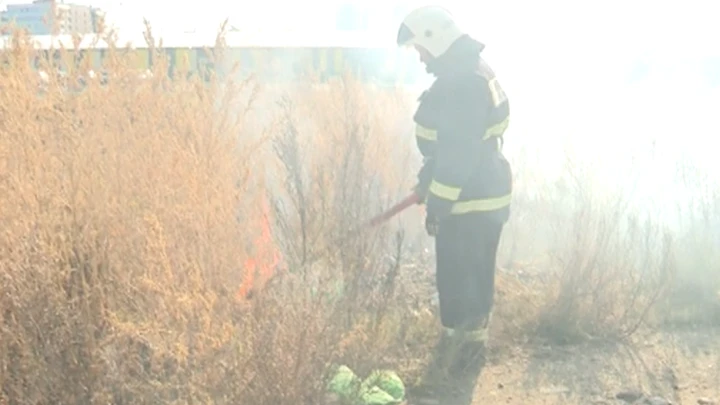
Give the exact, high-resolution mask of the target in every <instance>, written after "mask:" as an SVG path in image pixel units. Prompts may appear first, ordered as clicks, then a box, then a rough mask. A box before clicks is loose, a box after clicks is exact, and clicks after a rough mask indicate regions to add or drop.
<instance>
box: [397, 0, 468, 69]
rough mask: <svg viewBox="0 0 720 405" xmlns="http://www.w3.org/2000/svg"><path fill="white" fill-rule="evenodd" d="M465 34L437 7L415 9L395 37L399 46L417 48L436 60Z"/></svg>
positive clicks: (449, 16)
mask: <svg viewBox="0 0 720 405" xmlns="http://www.w3.org/2000/svg"><path fill="white" fill-rule="evenodd" d="M463 35H465V32H464V31H463V30H462V29H460V27H459V26H458V24H457V22H455V19H454V18H453V16H452V14H450V12H449V11H448V10H446V9H444V8H442V7H439V6H425V7H420V8H416V9H415V10H413V11H411V12H410V14H408V15H407V16H406V17H405V19H403V22H402V24H401V25H400V29H399V30H398V35H397V44H398V45H399V46H419V47H422V48H424V49H425V50H427V51H428V52H429V53H430V55H432V56H433V57H435V58H437V57H439V56H440V55H442V54H444V53H445V52H446V51H447V50H448V49H449V48H450V46H451V45H452V44H453V43H454V42H455V41H456V40H457V39H458V38H460V37H462V36H463Z"/></svg>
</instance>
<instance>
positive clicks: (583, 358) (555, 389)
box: [472, 328, 720, 405]
mask: <svg viewBox="0 0 720 405" xmlns="http://www.w3.org/2000/svg"><path fill="white" fill-rule="evenodd" d="M719 367H720V328H718V329H707V328H706V329H703V330H695V331H666V332H662V333H655V334H651V335H645V336H638V337H636V338H634V339H633V341H632V342H629V343H625V344H609V343H602V344H600V343H591V344H585V345H583V346H576V347H566V348H550V347H547V346H541V345H532V346H528V347H524V348H512V349H510V348H507V347H503V346H502V343H498V344H495V345H493V344H491V345H490V351H489V354H488V361H487V364H486V365H485V367H484V369H483V370H482V373H481V375H480V377H479V379H478V383H477V386H476V388H475V395H474V398H473V401H472V403H473V404H525V405H535V404H537V405H541V404H542V405H545V404H597V405H600V404H608V405H613V404H627V403H640V404H642V403H650V404H656V403H657V404H658V405H660V404H662V403H663V402H662V401H659V400H658V401H657V402H643V401H644V400H643V399H641V400H639V401H635V402H633V401H632V397H633V396H638V395H640V393H644V394H645V395H646V398H647V397H651V396H657V397H660V398H664V399H665V400H666V401H670V403H673V404H681V405H683V404H685V405H687V404H697V403H699V402H698V400H700V403H703V401H704V400H710V401H712V400H715V401H718V402H717V404H720V372H719V371H718V368H719ZM620 393H625V394H627V395H626V396H627V397H628V399H625V400H622V399H618V398H616V396H617V395H618V394H620ZM664 403H668V402H664ZM709 403H712V402H709ZM709 403H708V404H709ZM706 405H707V404H706Z"/></svg>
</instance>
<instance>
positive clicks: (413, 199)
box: [366, 192, 420, 227]
mask: <svg viewBox="0 0 720 405" xmlns="http://www.w3.org/2000/svg"><path fill="white" fill-rule="evenodd" d="M418 202H420V196H419V195H417V194H416V193H414V192H413V193H412V194H410V195H409V196H407V197H405V199H403V200H402V201H400V202H399V203H397V204H395V205H394V206H392V207H391V208H390V209H388V210H387V211H385V212H383V213H382V214H380V215H378V216H376V217H373V218H372V219H370V221H368V222H367V223H366V226H369V227H372V226H378V225H380V224H382V223H383V222H385V221H387V220H389V219H390V218H392V217H394V216H395V215H397V214H399V213H400V212H402V211H404V210H405V209H406V208H408V207H410V206H411V205H415V204H417V203H418Z"/></svg>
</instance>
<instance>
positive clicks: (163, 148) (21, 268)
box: [0, 37, 432, 404]
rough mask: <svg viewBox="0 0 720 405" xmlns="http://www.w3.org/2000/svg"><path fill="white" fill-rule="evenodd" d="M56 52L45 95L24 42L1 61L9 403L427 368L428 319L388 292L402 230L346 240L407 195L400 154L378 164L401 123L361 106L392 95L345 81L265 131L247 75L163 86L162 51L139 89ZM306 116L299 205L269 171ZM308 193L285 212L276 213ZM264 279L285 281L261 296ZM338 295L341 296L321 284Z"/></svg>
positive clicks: (296, 390)
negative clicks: (344, 369)
mask: <svg viewBox="0 0 720 405" xmlns="http://www.w3.org/2000/svg"><path fill="white" fill-rule="evenodd" d="M59 54H60V56H61V58H60V60H59V61H48V60H45V61H42V62H41V66H42V67H43V68H45V69H44V70H45V71H46V72H48V80H47V81H46V82H44V83H41V82H39V81H38V80H37V79H36V78H37V75H36V73H35V72H34V71H33V70H32V69H30V67H29V64H28V61H30V60H32V59H33V58H32V54H31V51H30V48H29V46H28V44H27V43H23V40H22V37H19V41H18V44H17V46H16V47H14V48H12V49H9V50H7V51H6V52H4V53H3V55H2V56H3V57H4V62H5V64H4V65H3V77H2V80H1V81H0V87H2V89H3V91H2V94H1V95H0V100H1V103H0V114H1V115H2V122H1V123H0V131H1V133H2V138H0V167H1V168H2V172H1V177H0V189H1V196H0V206H2V212H1V213H0V215H1V219H0V220H1V221H2V225H3V236H2V242H1V243H0V246H1V248H2V277H3V283H2V286H0V297H2V300H1V302H2V304H1V305H2V312H3V323H2V328H0V342H1V343H0V361H2V371H1V372H0V387H1V389H2V391H1V394H0V395H1V396H0V398H2V401H4V402H8V403H18V404H22V403H49V402H50V401H53V402H61V403H109V402H111V403H161V402H162V403H164V402H173V403H190V402H196V403H197V402H199V403H298V401H300V402H304V403H318V401H319V400H320V398H321V395H322V393H323V384H324V380H323V377H324V376H325V373H326V371H327V370H328V366H329V365H331V364H333V363H337V362H342V361H348V362H352V363H353V364H352V366H353V367H355V368H356V369H357V370H358V371H359V372H363V371H367V370H369V369H370V368H373V367H377V366H383V365H385V366H392V367H395V366H396V365H397V364H402V362H403V361H404V360H405V359H415V358H418V357H421V356H418V353H421V352H422V348H421V347H420V346H419V345H418V343H417V342H420V343H422V339H423V338H424V336H418V333H417V331H413V330H414V329H413V328H411V329H413V330H410V331H406V330H405V329H408V327H407V326H408V325H416V324H417V323H418V322H416V321H417V319H415V318H422V313H421V314H420V315H418V313H419V312H418V311H416V312H415V313H412V312H409V311H406V308H405V307H404V306H403V305H402V303H400V302H399V300H400V299H401V298H402V297H403V296H404V295H406V294H407V292H406V291H405V290H402V291H400V290H401V289H400V288H398V289H396V288H395V287H396V285H397V284H399V282H398V279H400V278H402V277H401V276H398V273H399V270H400V268H401V266H402V260H403V259H404V248H403V243H404V242H403V240H402V237H401V236H397V234H396V232H394V231H393V230H392V226H388V227H384V228H381V229H378V230H375V231H372V232H369V233H368V234H367V235H365V236H364V237H359V238H357V239H354V240H351V241H347V242H345V243H339V244H336V243H335V241H336V240H337V238H339V237H341V236H342V235H343V234H344V232H345V231H346V230H347V229H348V228H350V227H351V225H354V224H355V222H356V221H359V220H360V219H365V218H366V216H368V215H370V214H373V215H374V214H377V213H378V212H377V211H376V210H377V209H379V208H380V207H382V206H383V204H384V203H386V202H387V201H389V200H388V199H387V197H388V196H393V195H401V193H400V190H401V189H404V190H407V188H409V187H407V186H408V185H407V184H403V181H405V180H406V179H404V178H403V176H404V175H405V174H406V172H407V171H406V170H403V169H405V167H403V163H402V161H397V162H395V164H396V167H397V168H398V170H397V171H393V170H385V169H388V168H389V167H391V163H392V162H394V159H395V158H396V157H399V154H393V151H392V148H391V147H390V145H393V144H395V141H396V138H395V137H397V136H400V135H401V134H393V137H387V135H388V133H389V132H392V131H389V127H390V126H392V127H396V124H395V121H393V120H386V119H387V115H383V114H388V110H384V109H377V108H372V107H368V104H369V103H386V102H385V101H382V100H379V99H376V97H389V96H388V95H385V96H383V95H381V94H374V95H373V94H369V93H367V94H366V93H364V92H363V91H362V89H361V88H360V86H359V85H358V84H356V83H355V82H353V80H352V79H351V78H347V79H346V80H345V81H344V82H343V83H339V84H329V85H326V86H309V90H306V92H305V93H303V94H300V93H297V92H296V93H295V94H293V93H292V92H291V93H290V94H289V95H288V97H289V98H288V99H292V100H296V101H295V102H294V103H295V104H294V105H296V107H297V108H298V110H297V111H291V110H289V109H288V108H287V107H289V105H287V104H286V105H285V106H284V107H283V106H281V108H276V110H277V111H278V114H277V125H272V126H271V127H270V128H267V130H266V132H257V131H256V130H257V125H255V124H254V123H253V122H252V120H253V119H256V116H255V115H254V114H255V113H256V111H257V110H256V109H253V105H252V103H250V102H249V101H252V100H255V99H256V98H255V88H254V86H253V83H252V82H245V83H232V81H230V80H220V79H217V78H214V79H212V80H211V81H210V82H209V83H203V82H200V81H198V80H195V79H190V78H187V77H186V76H185V75H179V76H178V78H177V79H175V80H170V79H168V78H167V77H166V76H165V75H164V74H163V73H164V71H165V70H166V64H165V61H163V59H162V57H160V56H159V55H158V59H156V64H155V65H154V67H153V72H152V75H151V76H147V77H144V78H143V77H139V75H138V72H135V71H133V69H132V68H131V63H132V61H130V60H128V59H127V58H124V57H123V56H122V53H121V52H120V51H119V50H114V49H110V50H109V52H108V62H107V65H106V66H104V71H105V72H104V73H106V77H105V78H106V80H107V82H106V83H104V84H103V83H101V82H100V81H99V80H91V79H90V78H88V77H87V76H86V75H84V72H85V71H86V69H87V65H85V66H83V64H82V63H80V64H78V65H76V64H74V63H73V62H74V61H73V58H72V56H71V54H70V53H69V52H65V51H61V52H60V53H59ZM58 62H60V63H63V62H64V63H63V65H64V68H65V74H64V75H60V74H58V73H57V71H56V69H55V66H54V65H53V64H56V63H58ZM79 79H82V81H81V80H79ZM40 84H42V85H40ZM297 91H299V90H297ZM363 97H364V98H363ZM338 103H340V104H338ZM311 104H312V105H314V108H315V109H314V110H313V109H310V108H309V106H310V105H311ZM338 105H342V108H343V109H342V110H338V111H337V113H336V114H334V115H332V114H330V112H331V111H328V114H318V109H321V108H328V109H332V108H334V107H336V106H338ZM375 105H381V104H375ZM373 107H374V106H373ZM260 113H261V114H258V115H262V117H261V118H262V119H267V111H260ZM398 118H399V117H394V119H395V120H397V119H398ZM258 119H259V118H258ZM291 121H292V122H291ZM313 121H314V122H313ZM293 122H294V123H293ZM299 123H304V124H303V125H307V126H308V127H307V128H306V129H302V133H303V134H305V135H306V136H307V137H309V138H308V139H303V140H302V142H303V146H310V147H311V148H310V149H307V148H306V149H303V150H301V151H299V152H300V153H302V154H303V155H302V156H298V159H299V160H298V161H302V162H303V166H302V167H293V166H287V167H286V169H287V173H286V174H287V176H290V177H291V174H292V172H293V171H294V170H298V171H303V170H304V169H303V168H307V170H305V171H304V173H303V175H306V176H308V175H309V180H308V181H309V182H310V183H308V184H309V185H308V187H309V188H307V189H301V190H300V191H299V192H298V191H296V190H294V189H293V188H292V187H294V186H297V185H299V183H296V184H291V183H286V182H285V181H284V179H282V178H281V181H279V182H276V183H273V181H276V180H277V178H272V175H273V173H275V171H274V170H265V169H267V168H268V167H269V166H273V165H274V166H275V167H278V170H279V166H278V164H280V163H282V164H284V165H287V164H288V163H289V162H291V160H289V158H287V157H286V156H279V157H280V161H279V162H278V164H275V162H273V153H274V152H277V151H280V150H281V149H282V148H283V146H282V145H283V139H287V136H286V135H287V134H288V133H289V132H288V131H295V135H296V136H297V138H298V140H300V139H302V134H301V129H300V128H299V125H300V124H299ZM294 127H297V128H295V129H293V128H294ZM393 129H394V128H393ZM273 145H274V146H275V148H274V149H273V147H272V146H273ZM296 152H297V151H296ZM383 159H384V160H383ZM380 169H383V170H384V171H382V170H380ZM368 176H369V177H368ZM368 182H369V183H368ZM291 186H292V187H291ZM302 194H305V197H303V198H305V200H304V201H305V202H303V203H302V204H301V205H300V206H298V207H294V208H293V210H290V211H287V212H281V211H278V210H275V209H271V210H269V209H268V206H269V205H272V206H274V204H269V203H268V201H270V202H273V203H274V202H275V201H277V200H278V199H279V198H284V199H286V204H288V203H289V202H290V201H294V200H292V198H299V197H298V196H300V195H302ZM288 195H290V196H291V198H289V197H287V196H288ZM381 196H382V197H385V198H386V199H385V200H381V199H378V198H379V197H381ZM288 198H289V199H288ZM298 212H305V214H303V215H307V218H309V219H308V220H307V221H301V222H300V223H296V222H295V218H296V215H297V213H298ZM312 221H315V223H317V222H318V221H320V223H319V224H313V223H312ZM269 224H271V225H272V226H273V227H274V228H276V229H278V230H277V231H274V230H273V235H272V236H271V237H268V234H267V233H266V230H267V229H268V228H267V226H266V225H269ZM303 234H304V235H306V236H307V237H310V238H313V239H305V240H304V241H303V239H302V238H298V236H299V235H303ZM320 242H322V243H326V244H327V246H328V248H327V249H318V243H320ZM384 243H387V244H384ZM263 244H266V245H267V244H269V245H271V246H270V247H269V248H268V247H267V246H263ZM311 244H312V246H310V245H311ZM333 245H336V246H333ZM297 246H302V249H300V250H298V248H297ZM303 249H304V250H303ZM309 250H312V251H313V252H312V253H313V254H315V253H319V254H320V258H321V259H322V260H315V262H314V263H310V261H308V260H307V256H306V255H305V253H307V252H308V251H309ZM259 251H261V252H259ZM330 251H332V252H333V253H332V254H329V253H328V252H330ZM278 252H279V254H278ZM303 252H305V253H303ZM386 253H387V254H389V256H388V255H385V254H386ZM279 256H281V257H282V262H280V260H277V258H278V257H279ZM250 263H254V266H255V269H252V268H249V267H250V266H251V265H250ZM267 266H270V267H273V268H271V269H268V268H267ZM275 267H276V268H275ZM254 270H260V272H261V273H263V272H265V273H267V272H268V271H270V272H275V271H277V272H278V274H281V275H284V274H287V275H288V276H287V277H279V278H278V280H277V281H274V282H273V284H272V285H268V286H267V287H266V288H263V285H262V284H263V282H264V281H265V280H264V279H262V278H261V279H260V280H258V279H257V278H255V279H252V278H249V277H247V275H248V274H251V273H252V272H253V271H254ZM261 276H263V277H266V276H267V274H261ZM318 281H319V282H318ZM249 283H252V284H253V286H252V287H253V288H254V290H256V291H255V293H254V294H253V297H252V299H250V300H249V301H248V300H245V299H244V297H243V296H242V294H238V293H239V291H240V290H241V288H244V287H246V286H247V285H248V284H249ZM339 283H341V284H342V285H343V290H344V292H343V293H342V294H340V295H337V294H331V293H333V292H335V291H330V292H329V293H328V291H326V290H328V287H329V286H330V287H332V286H336V285H338V284H339ZM255 284H257V285H255ZM370 303H372V305H369V304H370ZM413 317H414V318H413ZM410 318H413V319H410ZM424 319H432V318H431V317H429V316H427V317H425V318H424ZM368 327H370V328H371V329H370V330H368ZM378 336H382V338H378ZM406 340H409V341H412V342H414V343H415V346H414V347H411V348H408V346H407V345H406V344H405V341H406ZM390 349H392V353H394V354H393V355H391V356H390V357H388V358H386V356H387V355H388V353H390V352H391V350H390ZM411 367H414V365H413V364H408V366H407V367H405V369H409V368H411Z"/></svg>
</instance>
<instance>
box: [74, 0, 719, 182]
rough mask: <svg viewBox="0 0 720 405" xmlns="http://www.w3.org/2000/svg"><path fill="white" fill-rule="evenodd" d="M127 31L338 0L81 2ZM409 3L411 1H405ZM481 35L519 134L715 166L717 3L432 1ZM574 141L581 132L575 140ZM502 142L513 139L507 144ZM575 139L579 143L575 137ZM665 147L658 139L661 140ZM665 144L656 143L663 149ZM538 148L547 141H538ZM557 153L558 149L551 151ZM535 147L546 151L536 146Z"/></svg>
mask: <svg viewBox="0 0 720 405" xmlns="http://www.w3.org/2000/svg"><path fill="white" fill-rule="evenodd" d="M83 2H84V3H88V2H90V3H92V4H94V5H96V6H99V7H102V8H104V9H106V10H107V11H108V13H109V15H110V17H111V20H113V21H114V22H115V23H116V24H117V25H119V26H120V27H121V29H122V30H124V31H126V32H132V31H139V30H141V22H142V17H143V16H145V17H147V18H149V19H150V20H151V21H152V22H153V24H154V26H155V27H156V28H157V29H158V30H160V31H161V32H163V33H172V32H177V31H182V30H184V29H190V28H196V29H198V30H200V31H213V30H215V29H216V27H217V26H218V25H219V23H220V22H221V21H222V20H223V19H224V18H225V17H230V19H231V22H232V23H233V24H234V25H235V26H238V27H240V28H247V29H256V28H262V29H263V30H265V31H266V32H275V31H277V30H282V29H284V28H288V27H294V28H295V29H301V30H316V31H318V30H323V29H332V27H333V24H334V20H333V18H334V13H335V10H336V7H337V6H336V5H337V4H338V3H337V2H330V1H325V2H322V1H312V0H306V1H303V2H288V1H286V0H285V1H279V0H264V1H261V2H257V3H255V4H254V5H252V6H246V5H245V4H248V3H249V2H240V1H238V2H228V1H225V0H204V1H185V2H170V1H160V0H120V1H112V0H95V1H88V0H84V1H83ZM358 3H363V4H366V5H370V6H369V7H372V9H373V10H374V11H373V13H374V14H373V17H374V19H375V20H376V25H375V27H374V30H375V34H377V35H381V36H382V37H387V41H388V46H392V44H393V40H394V34H395V32H396V29H397V21H392V20H391V19H389V18H388V17H389V16H390V14H391V13H392V7H393V6H394V5H396V4H398V2H397V1H392V0H390V1H383V2H379V1H375V2H367V1H366V2H358ZM410 3H420V2H413V1H411V2H410ZM439 3H441V4H444V5H446V6H447V7H448V8H450V9H451V10H452V11H454V12H455V14H456V15H457V16H458V18H459V19H460V21H461V22H462V23H463V24H464V25H465V26H466V27H467V29H468V30H469V31H470V32H471V33H472V34H473V35H474V36H475V37H476V38H478V39H479V40H481V41H483V42H485V43H486V45H487V48H486V52H485V56H486V58H487V59H488V60H489V61H490V63H491V65H492V66H493V67H494V68H495V70H496V72H497V74H498V77H499V79H500V82H501V83H502V85H503V87H504V88H505V89H506V92H507V93H508V95H509V97H510V100H511V106H512V107H511V108H512V111H513V121H512V123H511V127H510V130H509V131H510V132H511V133H512V136H513V138H514V139H516V140H517V141H518V143H522V144H523V145H525V146H527V145H532V144H533V143H537V144H538V145H539V146H540V145H541V144H542V143H543V142H545V141H546V140H547V139H548V138H549V137H552V138H553V139H555V140H556V141H558V142H559V140H579V141H582V143H583V144H584V145H585V148H586V149H587V150H588V153H591V154H592V155H593V156H603V154H602V153H599V152H600V151H607V153H617V152H615V151H616V150H618V149H622V148H624V149H626V150H627V149H632V148H633V147H634V148H638V149H639V150H647V149H648V148H650V146H651V145H652V144H653V143H654V144H655V145H656V147H657V148H658V150H659V151H660V153H673V154H675V155H678V156H679V154H681V153H690V154H692V156H693V158H694V159H698V160H699V161H703V162H706V163H707V164H713V165H715V168H716V169H717V170H719V171H720V165H719V164H717V163H716V161H717V160H718V159H716V158H715V156H717V150H718V148H720V143H718V142H717V139H718V138H719V136H720V114H718V111H719V110H720V46H718V41H719V40H720V24H718V23H717V16H718V15H720V2H718V1H716V0H683V1H679V0H665V1H654V0H604V1H601V2H589V1H577V0H545V1H537V0H486V1H482V2H480V5H475V4H477V3H475V2H470V1H468V0H465V1H440V2H439ZM578 143H579V142H578ZM508 144H510V145H511V144H512V142H508ZM576 148H579V149H582V148H583V147H582V145H576ZM663 148H665V149H663ZM663 150H664V151H666V152H663ZM546 152H547V151H546ZM556 153H561V152H556ZM542 155H543V156H552V154H549V155H548V154H547V153H544V154H542Z"/></svg>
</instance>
